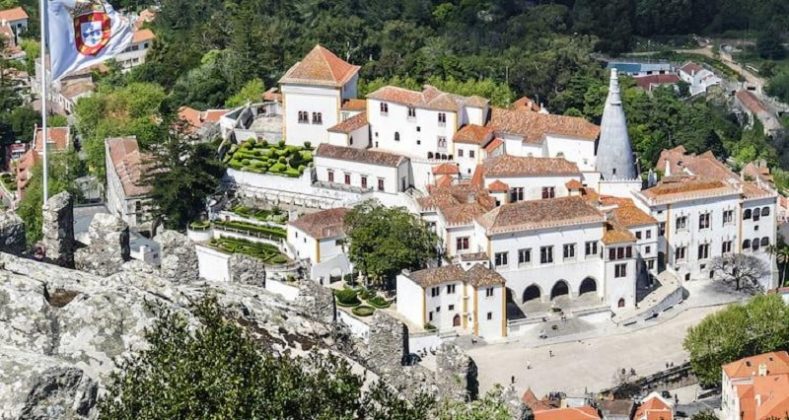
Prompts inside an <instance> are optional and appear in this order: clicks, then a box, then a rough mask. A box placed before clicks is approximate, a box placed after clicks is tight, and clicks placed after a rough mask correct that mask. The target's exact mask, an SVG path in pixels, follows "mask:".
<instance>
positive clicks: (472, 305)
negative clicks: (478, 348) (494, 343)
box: [397, 264, 507, 339]
mask: <svg viewBox="0 0 789 420" xmlns="http://www.w3.org/2000/svg"><path fill="white" fill-rule="evenodd" d="M506 296H507V293H506V288H505V287H504V278H503V277H501V276H500V275H499V274H498V273H496V272H495V271H493V270H491V269H489V268H487V267H485V266H484V265H481V264H474V265H473V266H472V267H470V268H469V269H468V270H464V269H463V268H461V267H460V266H459V265H448V266H443V267H439V268H428V269H425V270H420V271H416V272H413V273H411V272H408V271H404V272H403V273H402V274H401V275H399V276H397V310H398V312H399V313H400V314H401V315H403V316H404V317H405V318H406V319H408V321H409V322H411V323H413V324H414V325H418V326H419V327H422V326H426V325H427V324H430V325H432V326H434V327H435V328H437V329H438V330H439V331H451V330H455V331H458V332H463V333H467V334H473V335H475V336H481V337H485V338H489V339H490V338H501V337H506V336H507V310H506V307H507V305H506V299H507V298H506Z"/></svg>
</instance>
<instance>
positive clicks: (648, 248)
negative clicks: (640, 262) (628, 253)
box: [644, 246, 652, 255]
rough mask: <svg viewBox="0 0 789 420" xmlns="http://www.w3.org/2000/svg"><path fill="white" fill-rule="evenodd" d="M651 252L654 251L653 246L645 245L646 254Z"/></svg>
mask: <svg viewBox="0 0 789 420" xmlns="http://www.w3.org/2000/svg"><path fill="white" fill-rule="evenodd" d="M650 252H652V248H651V247H649V246H646V247H644V254H645V255H649V253H650Z"/></svg>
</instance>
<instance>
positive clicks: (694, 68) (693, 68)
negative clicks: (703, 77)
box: [679, 61, 704, 75]
mask: <svg viewBox="0 0 789 420" xmlns="http://www.w3.org/2000/svg"><path fill="white" fill-rule="evenodd" d="M679 69H680V70H682V71H684V72H685V73H687V74H690V75H694V74H696V73H698V72H700V71H702V70H704V67H701V66H700V65H698V64H696V63H694V62H692V61H688V62H687V63H685V64H684V65H683V66H682V67H680V68H679Z"/></svg>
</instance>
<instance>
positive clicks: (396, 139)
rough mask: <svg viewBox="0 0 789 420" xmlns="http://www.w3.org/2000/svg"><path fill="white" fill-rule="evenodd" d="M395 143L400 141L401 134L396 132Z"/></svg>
mask: <svg viewBox="0 0 789 420" xmlns="http://www.w3.org/2000/svg"><path fill="white" fill-rule="evenodd" d="M395 141H400V132H399V131H395Z"/></svg>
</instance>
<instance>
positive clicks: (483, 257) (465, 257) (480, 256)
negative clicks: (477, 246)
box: [460, 252, 489, 262]
mask: <svg viewBox="0 0 789 420" xmlns="http://www.w3.org/2000/svg"><path fill="white" fill-rule="evenodd" d="M488 258H489V257H488V254H486V253H484V252H473V253H470V254H461V255H460V261H464V262H472V261H488Z"/></svg>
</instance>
